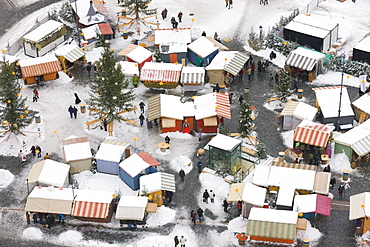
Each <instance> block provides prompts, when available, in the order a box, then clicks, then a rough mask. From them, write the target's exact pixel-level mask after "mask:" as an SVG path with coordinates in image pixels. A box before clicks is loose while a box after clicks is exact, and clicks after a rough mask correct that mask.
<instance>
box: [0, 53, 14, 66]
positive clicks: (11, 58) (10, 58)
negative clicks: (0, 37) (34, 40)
mask: <svg viewBox="0 0 370 247" xmlns="http://www.w3.org/2000/svg"><path fill="white" fill-rule="evenodd" d="M0 60H1V61H4V60H5V61H7V62H8V63H9V64H11V63H14V62H16V61H18V60H19V58H18V57H16V56H12V55H8V54H2V55H1V58H0Z"/></svg>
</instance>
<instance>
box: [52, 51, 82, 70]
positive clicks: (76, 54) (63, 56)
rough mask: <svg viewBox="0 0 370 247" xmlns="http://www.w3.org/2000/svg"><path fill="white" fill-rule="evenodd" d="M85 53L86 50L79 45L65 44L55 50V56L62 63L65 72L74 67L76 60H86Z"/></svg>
mask: <svg viewBox="0 0 370 247" xmlns="http://www.w3.org/2000/svg"><path fill="white" fill-rule="evenodd" d="M85 54H86V53H85V51H84V50H82V49H81V48H80V47H78V46H77V45H64V46H62V47H60V48H58V49H56V50H55V56H56V57H57V58H58V59H59V61H60V63H61V64H62V70H63V71H64V73H67V71H69V70H70V69H72V68H73V66H74V65H75V62H76V61H82V62H83V61H86V57H85Z"/></svg>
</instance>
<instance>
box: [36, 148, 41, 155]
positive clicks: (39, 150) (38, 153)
mask: <svg viewBox="0 0 370 247" xmlns="http://www.w3.org/2000/svg"><path fill="white" fill-rule="evenodd" d="M36 154H37V158H41V148H40V146H39V145H37V146H36Z"/></svg>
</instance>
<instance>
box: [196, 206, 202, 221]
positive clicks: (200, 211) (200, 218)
mask: <svg viewBox="0 0 370 247" xmlns="http://www.w3.org/2000/svg"><path fill="white" fill-rule="evenodd" d="M197 214H198V220H199V223H202V220H203V209H201V208H198V210H197Z"/></svg>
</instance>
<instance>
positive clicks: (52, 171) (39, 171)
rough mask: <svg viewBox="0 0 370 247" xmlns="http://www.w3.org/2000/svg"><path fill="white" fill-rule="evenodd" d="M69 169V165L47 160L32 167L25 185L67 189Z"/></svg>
mask: <svg viewBox="0 0 370 247" xmlns="http://www.w3.org/2000/svg"><path fill="white" fill-rule="evenodd" d="M69 169H70V166H69V165H67V164H64V163H60V162H57V161H54V160H51V159H46V160H43V161H40V162H37V163H35V164H33V165H32V168H31V171H30V173H29V174H28V176H27V179H26V182H25V183H26V184H32V183H37V185H40V186H49V185H50V186H55V187H64V188H66V187H68V185H69Z"/></svg>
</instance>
